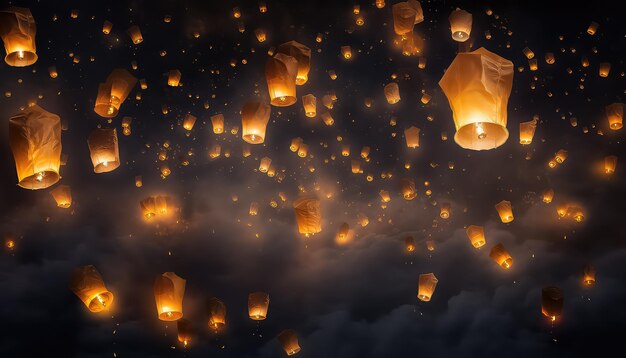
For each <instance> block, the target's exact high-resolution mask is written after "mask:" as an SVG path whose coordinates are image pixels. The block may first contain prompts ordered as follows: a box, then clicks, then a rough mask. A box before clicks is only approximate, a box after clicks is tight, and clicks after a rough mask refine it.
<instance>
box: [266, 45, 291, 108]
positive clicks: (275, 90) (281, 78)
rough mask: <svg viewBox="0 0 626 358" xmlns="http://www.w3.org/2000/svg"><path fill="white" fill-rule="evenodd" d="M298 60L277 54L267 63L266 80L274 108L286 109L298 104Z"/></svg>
mask: <svg viewBox="0 0 626 358" xmlns="http://www.w3.org/2000/svg"><path fill="white" fill-rule="evenodd" d="M297 74H298V60H296V59H295V58H294V57H291V56H289V55H285V54H283V53H277V54H276V55H275V56H274V57H270V58H269V59H268V60H267V62H266V63H265V79H266V81H267V90H268V92H269V95H270V103H271V104H272V105H273V106H277V107H285V106H291V105H292V104H294V103H296V75H297Z"/></svg>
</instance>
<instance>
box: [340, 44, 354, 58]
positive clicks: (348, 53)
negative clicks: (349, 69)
mask: <svg viewBox="0 0 626 358" xmlns="http://www.w3.org/2000/svg"><path fill="white" fill-rule="evenodd" d="M341 56H343V58H344V59H346V60H349V59H351V58H352V48H351V47H350V46H341Z"/></svg>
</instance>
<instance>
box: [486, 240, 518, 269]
mask: <svg viewBox="0 0 626 358" xmlns="http://www.w3.org/2000/svg"><path fill="white" fill-rule="evenodd" d="M489 257H491V258H492V259H493V261H495V262H496V263H497V264H498V265H500V266H502V268H504V269H506V270H508V269H510V268H511V266H513V258H512V257H511V255H510V254H509V252H508V251H506V249H505V248H504V245H502V244H497V245H495V246H494V247H492V248H491V251H490V252H489Z"/></svg>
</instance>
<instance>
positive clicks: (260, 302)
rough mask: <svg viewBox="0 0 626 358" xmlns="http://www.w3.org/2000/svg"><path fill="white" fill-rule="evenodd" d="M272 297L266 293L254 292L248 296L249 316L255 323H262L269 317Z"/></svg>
mask: <svg viewBox="0 0 626 358" xmlns="http://www.w3.org/2000/svg"><path fill="white" fill-rule="evenodd" d="M269 305H270V295H269V294H267V293H265V292H253V293H251V294H249V295H248V316H249V317H250V319H252V320H254V321H262V320H264V319H265V318H266V317H267V309H268V308H269Z"/></svg>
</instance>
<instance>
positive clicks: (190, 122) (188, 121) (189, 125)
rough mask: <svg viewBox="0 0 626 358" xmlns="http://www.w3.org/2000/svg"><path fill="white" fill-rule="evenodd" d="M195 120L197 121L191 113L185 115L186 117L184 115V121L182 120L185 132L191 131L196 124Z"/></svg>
mask: <svg viewBox="0 0 626 358" xmlns="http://www.w3.org/2000/svg"><path fill="white" fill-rule="evenodd" d="M196 120H198V118H197V117H196V116H194V115H193V114H191V113H187V115H185V119H183V128H185V130H187V131H190V130H192V129H193V126H194V125H195V124H196Z"/></svg>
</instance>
